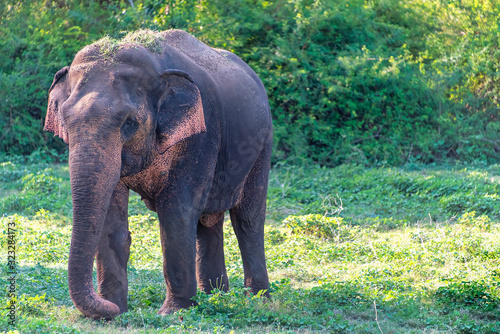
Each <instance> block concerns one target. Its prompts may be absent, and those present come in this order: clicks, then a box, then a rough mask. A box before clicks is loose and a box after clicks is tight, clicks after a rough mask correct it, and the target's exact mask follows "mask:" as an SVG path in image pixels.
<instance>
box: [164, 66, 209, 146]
mask: <svg viewBox="0 0 500 334" xmlns="http://www.w3.org/2000/svg"><path fill="white" fill-rule="evenodd" d="M161 80H162V93H161V94H162V95H161V97H160V99H159V101H158V114H157V135H158V142H159V144H158V149H159V152H160V154H163V153H165V151H166V150H167V149H169V148H170V147H172V146H174V145H175V144H177V143H178V142H180V141H181V140H184V139H186V138H189V137H191V136H194V135H196V134H199V133H203V132H206V131H207V129H206V126H205V116H204V113H203V105H202V102H201V95H200V90H199V89H198V87H197V86H196V84H195V82H194V80H193V78H192V77H191V76H190V75H189V74H187V73H186V72H183V71H180V70H166V71H164V72H163V73H161Z"/></svg>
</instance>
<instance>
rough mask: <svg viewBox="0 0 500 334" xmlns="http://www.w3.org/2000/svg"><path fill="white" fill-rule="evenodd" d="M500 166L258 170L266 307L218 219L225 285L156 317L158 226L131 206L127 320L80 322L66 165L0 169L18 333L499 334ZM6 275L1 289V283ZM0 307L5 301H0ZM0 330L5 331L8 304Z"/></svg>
mask: <svg viewBox="0 0 500 334" xmlns="http://www.w3.org/2000/svg"><path fill="white" fill-rule="evenodd" d="M499 172H500V166H498V165H493V166H484V167H477V166H476V167H472V168H471V167H467V168H466V166H451V165H448V166H438V167H429V166H418V165H413V166H407V167H406V168H380V169H367V168H364V167H360V166H340V167H337V168H333V169H328V168H316V167H309V168H302V167H294V166H281V167H277V168H275V169H273V170H272V171H271V175H270V186H269V195H268V224H267V225H266V234H265V238H266V239H265V242H266V244H265V246H266V253H267V265H268V270H269V276H270V280H271V287H270V290H271V294H272V298H271V299H270V300H265V299H263V298H261V296H259V295H257V296H251V295H248V294H247V293H246V292H247V291H246V289H245V288H244V286H243V270H242V263H241V259H240V255H239V250H238V247H237V241H236V238H235V236H234V233H233V231H232V229H231V226H230V223H229V221H226V224H225V229H224V233H225V253H226V264H227V269H228V275H229V277H230V285H231V289H230V291H229V292H227V293H223V292H220V291H218V290H217V284H216V283H215V284H214V293H213V294H211V295H206V294H204V293H201V292H199V293H198V294H197V296H196V300H197V301H198V303H199V305H198V306H196V307H192V308H190V309H188V310H182V311H179V312H177V313H175V314H173V315H170V316H165V317H162V316H158V315H156V311H157V310H158V309H159V308H160V306H161V304H162V302H163V299H164V297H165V296H164V293H165V286H164V281H163V276H162V269H161V268H162V256H161V246H160V242H159V230H158V221H157V217H156V215H155V214H153V213H151V212H148V211H147V209H145V207H144V206H143V204H142V203H141V202H140V199H139V197H138V196H136V195H133V196H132V197H131V200H130V210H129V211H130V212H129V213H130V218H129V222H130V230H131V233H132V249H131V256H130V261H129V268H128V272H129V280H130V281H129V312H128V313H126V314H123V315H121V316H119V317H118V318H116V319H115V320H114V321H111V322H104V321H102V322H99V321H92V320H89V319H86V318H83V317H82V316H81V315H80V313H79V312H78V311H77V310H76V309H75V307H74V306H73V304H72V302H71V299H70V298H69V293H68V287H67V268H66V266H67V260H68V251H69V247H70V239H71V202H70V200H71V198H70V187H69V178H68V170H67V166H65V165H53V164H47V163H30V164H27V163H25V162H23V161H16V160H12V161H9V162H3V163H2V164H1V165H0V189H1V192H2V196H3V197H2V198H0V212H2V213H3V218H1V221H0V223H1V226H2V230H1V231H2V233H1V234H0V237H1V238H0V240H1V251H0V256H1V258H2V259H5V260H4V263H5V262H6V259H7V226H8V224H9V223H14V224H15V225H16V247H17V249H16V251H17V253H16V257H17V260H18V261H19V262H18V263H19V265H18V274H17V282H16V283H17V298H18V300H17V302H18V303H17V305H18V309H17V317H18V319H17V325H16V328H17V330H19V332H22V333H95V332H99V333H117V332H127V333H157V332H161V333H178V332H211V333H219V332H221V333H222V332H228V333H230V332H234V333H248V332H272V333H276V332H280V333H281V332H300V333H302V332H325V333H331V332H335V333H380V332H381V331H382V332H383V333H422V332H425V333H497V332H499V331H500V308H499V307H500V270H499V269H498V268H499V265H500V223H499V213H500V201H498V194H499V189H500V179H499V176H498V175H500V173H499ZM7 284H8V282H7V268H6V267H2V273H1V275H0V285H1V286H3V287H7ZM0 300H1V302H2V304H3V305H6V304H7V302H8V299H7V298H6V296H5V294H2V295H0ZM1 312H2V315H1V316H0V332H1V331H8V330H13V329H14V328H11V327H9V326H8V323H7V318H6V312H7V311H6V310H2V311H1Z"/></svg>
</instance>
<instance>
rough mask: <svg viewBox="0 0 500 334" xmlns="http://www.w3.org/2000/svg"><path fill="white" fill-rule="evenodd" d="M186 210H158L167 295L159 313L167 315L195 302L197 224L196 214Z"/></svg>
mask: <svg viewBox="0 0 500 334" xmlns="http://www.w3.org/2000/svg"><path fill="white" fill-rule="evenodd" d="M193 211H194V210H187V212H186V211H183V212H181V211H180V210H176V209H163V208H160V209H159V210H158V218H159V220H160V238H161V244H162V250H163V274H164V276H165V284H166V288H167V297H166V299H165V302H164V303H163V306H162V307H161V308H160V310H159V311H158V314H162V315H166V314H170V313H173V312H175V311H177V310H179V309H181V308H188V307H190V306H192V305H194V304H195V302H193V301H192V300H191V298H193V297H194V296H195V295H196V272H195V260H196V224H197V222H198V216H197V214H195V213H194V212H193Z"/></svg>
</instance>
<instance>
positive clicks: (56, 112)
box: [45, 30, 272, 319]
mask: <svg viewBox="0 0 500 334" xmlns="http://www.w3.org/2000/svg"><path fill="white" fill-rule="evenodd" d="M45 130H46V131H50V132H53V133H54V134H55V135H57V136H59V137H61V138H62V139H63V140H64V141H65V142H66V143H67V144H69V169H70V178H71V191H72V201H73V230H72V237H71V248H70V253H69V264H68V282H69V291H70V295H71V299H72V300H73V303H74V304H75V306H76V307H77V308H78V309H79V310H80V311H81V312H82V313H83V314H84V315H86V316H88V317H91V318H108V319H110V318H113V317H114V316H116V315H118V314H120V313H123V312H126V311H127V290H128V281H127V262H128V258H129V249H130V244H131V237H130V232H129V230H128V219H127V215H128V212H127V211H128V197H129V190H130V189H132V190H133V191H135V192H137V193H138V194H139V195H140V196H141V197H142V200H143V201H144V202H145V204H146V206H147V207H148V208H149V209H150V210H152V211H155V212H157V213H158V218H159V225H160V235H161V245H162V252H163V273H164V276H165V282H166V289H167V294H166V299H165V302H164V303H163V306H162V307H161V308H160V310H159V311H158V314H168V313H172V312H174V311H176V310H178V309H180V308H187V307H189V306H191V305H192V304H193V301H192V300H191V298H192V297H193V296H195V294H196V288H197V284H198V286H199V287H200V288H201V289H203V290H204V291H206V292H210V291H211V289H212V288H213V286H215V282H218V283H217V284H218V285H219V286H221V285H222V286H223V289H224V290H227V288H228V278H227V275H226V268H225V262H224V250H223V229H222V226H223V221H224V213H225V211H228V210H229V213H230V217H231V222H232V225H233V228H234V231H235V234H236V237H237V239H238V244H239V248H240V251H241V256H242V259H243V268H244V282H245V286H247V287H249V288H250V291H251V292H252V293H257V292H258V291H260V290H263V289H268V288H269V280H268V274H267V269H266V260H265V254H264V219H265V212H266V194H267V183H268V174H269V169H270V154H271V147H272V120H271V113H270V109H269V102H268V99H267V95H266V91H265V89H264V86H263V85H262V82H261V81H260V80H259V78H258V77H257V75H256V74H255V72H254V71H252V69H251V68H250V67H249V66H248V65H247V64H245V63H244V62H243V61H242V60H241V59H240V58H238V57H237V56H235V55H234V54H232V53H231V52H228V51H224V50H219V49H215V48H211V47H209V46H207V45H205V44H203V43H202V42H200V41H199V40H197V39H196V38H194V37H193V36H191V35H189V34H188V33H186V32H184V31H181V30H169V31H164V32H154V31H150V30H141V31H138V32H135V33H129V34H128V35H127V36H125V37H124V38H122V39H121V40H113V39H110V38H109V37H108V38H104V39H101V40H99V41H98V42H96V43H94V44H92V45H89V46H86V47H85V48H83V49H82V50H80V51H79V52H78V53H77V54H76V56H75V58H74V60H73V62H72V64H71V66H69V67H65V68H63V69H61V70H60V71H58V72H57V73H56V75H55V77H54V81H53V83H52V86H51V87H50V90H49V101H48V111H47V117H46V121H45ZM94 258H95V259H96V266H97V282H98V293H96V291H95V290H94V287H93V284H92V270H93V262H94ZM221 282H222V284H221Z"/></svg>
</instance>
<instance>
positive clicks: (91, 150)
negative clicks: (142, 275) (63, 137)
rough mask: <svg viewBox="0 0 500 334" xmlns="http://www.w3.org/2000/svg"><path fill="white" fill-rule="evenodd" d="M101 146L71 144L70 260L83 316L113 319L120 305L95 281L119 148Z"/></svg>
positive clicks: (117, 174)
mask: <svg viewBox="0 0 500 334" xmlns="http://www.w3.org/2000/svg"><path fill="white" fill-rule="evenodd" d="M106 146H107V147H104V146H99V145H95V146H94V145H89V144H87V145H78V144H76V145H70V156H69V167H70V178H71V192H72V198H73V232H72V235H71V248H70V252H69V263H68V284H69V291H70V295H71V299H72V300H73V303H74V304H75V306H76V307H77V308H78V310H80V311H81V312H82V313H83V314H84V315H86V316H88V317H91V318H94V319H97V318H107V319H111V318H113V317H114V316H116V315H118V314H119V313H120V309H119V307H118V306H117V305H116V304H114V303H112V302H109V301H107V300H105V299H103V298H101V297H100V296H98V295H97V293H96V292H95V290H94V286H93V284H92V271H93V263H94V257H95V254H96V251H97V244H98V241H99V238H100V235H101V231H102V229H103V225H104V221H105V219H106V214H107V210H108V207H109V204H110V201H111V196H112V194H113V190H114V189H115V187H116V186H117V184H118V181H119V179H120V168H121V156H120V152H119V150H117V149H111V150H110V149H109V147H110V145H109V144H107V145H106Z"/></svg>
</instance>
